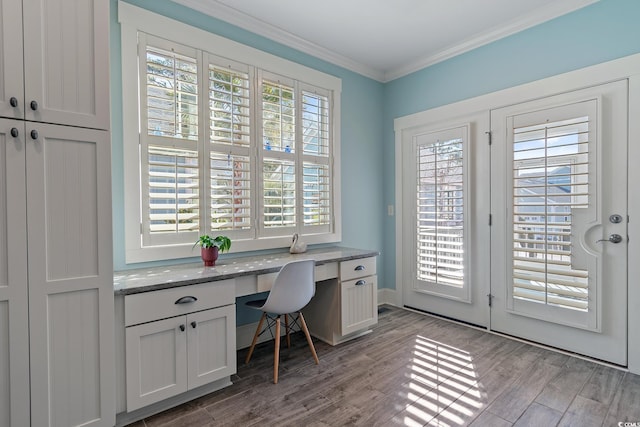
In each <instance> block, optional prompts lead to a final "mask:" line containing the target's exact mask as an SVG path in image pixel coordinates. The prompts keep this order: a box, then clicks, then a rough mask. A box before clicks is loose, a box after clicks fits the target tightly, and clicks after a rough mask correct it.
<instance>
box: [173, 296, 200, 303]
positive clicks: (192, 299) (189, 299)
mask: <svg viewBox="0 0 640 427" xmlns="http://www.w3.org/2000/svg"><path fill="white" fill-rule="evenodd" d="M196 301H198V298H196V297H192V296H186V297H182V298H178V299H177V300H176V302H175V303H176V304H189V303H192V302H196Z"/></svg>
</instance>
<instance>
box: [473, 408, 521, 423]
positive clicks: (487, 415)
mask: <svg viewBox="0 0 640 427" xmlns="http://www.w3.org/2000/svg"><path fill="white" fill-rule="evenodd" d="M512 425H513V424H512V423H510V422H509V421H507V420H504V419H502V418H500V417H499V416H497V415H494V414H492V413H491V412H488V411H486V412H483V413H482V414H481V415H480V416H479V417H478V418H476V419H475V420H474V421H473V422H472V423H471V424H470V425H469V427H510V426H512Z"/></svg>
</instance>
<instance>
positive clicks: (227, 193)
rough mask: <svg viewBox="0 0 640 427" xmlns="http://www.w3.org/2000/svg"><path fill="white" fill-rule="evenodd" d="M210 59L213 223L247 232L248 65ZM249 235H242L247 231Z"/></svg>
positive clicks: (237, 233)
mask: <svg viewBox="0 0 640 427" xmlns="http://www.w3.org/2000/svg"><path fill="white" fill-rule="evenodd" d="M209 58H210V59H209V61H215V62H216V63H218V64H225V66H220V65H217V64H212V63H211V62H210V63H209V134H210V137H209V139H210V154H209V158H210V177H211V179H210V185H209V192H210V198H211V199H210V200H211V202H210V218H211V220H210V227H211V232H212V233H214V234H218V233H222V232H224V234H227V235H229V236H230V237H233V238H238V237H242V236H243V235H246V232H247V231H248V230H250V228H251V225H252V217H251V215H252V208H251V175H252V174H251V168H252V166H251V156H250V154H251V118H250V116H251V90H250V73H249V67H248V66H246V65H243V64H237V63H231V64H230V63H229V61H226V62H223V60H222V59H220V58H216V57H213V56H210V57H209ZM243 232H244V233H245V234H242V233H243Z"/></svg>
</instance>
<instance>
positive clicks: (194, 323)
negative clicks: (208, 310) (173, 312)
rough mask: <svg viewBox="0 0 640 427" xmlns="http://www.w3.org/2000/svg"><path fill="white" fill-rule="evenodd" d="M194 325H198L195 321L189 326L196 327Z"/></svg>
mask: <svg viewBox="0 0 640 427" xmlns="http://www.w3.org/2000/svg"><path fill="white" fill-rule="evenodd" d="M196 326H198V324H197V323H196V322H195V321H193V322H191V327H192V328H193V329H195V328H196Z"/></svg>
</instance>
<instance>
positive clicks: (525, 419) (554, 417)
mask: <svg viewBox="0 0 640 427" xmlns="http://www.w3.org/2000/svg"><path fill="white" fill-rule="evenodd" d="M560 418H562V412H561V411H557V410H555V409H551V408H549V407H547V406H544V405H541V404H539V403H535V402H534V403H532V404H531V405H529V407H528V408H527V410H526V411H524V414H522V416H521V417H520V418H518V421H516V422H515V424H514V425H513V427H540V426H545V427H552V426H555V425H557V424H558V422H559V421H560Z"/></svg>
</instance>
